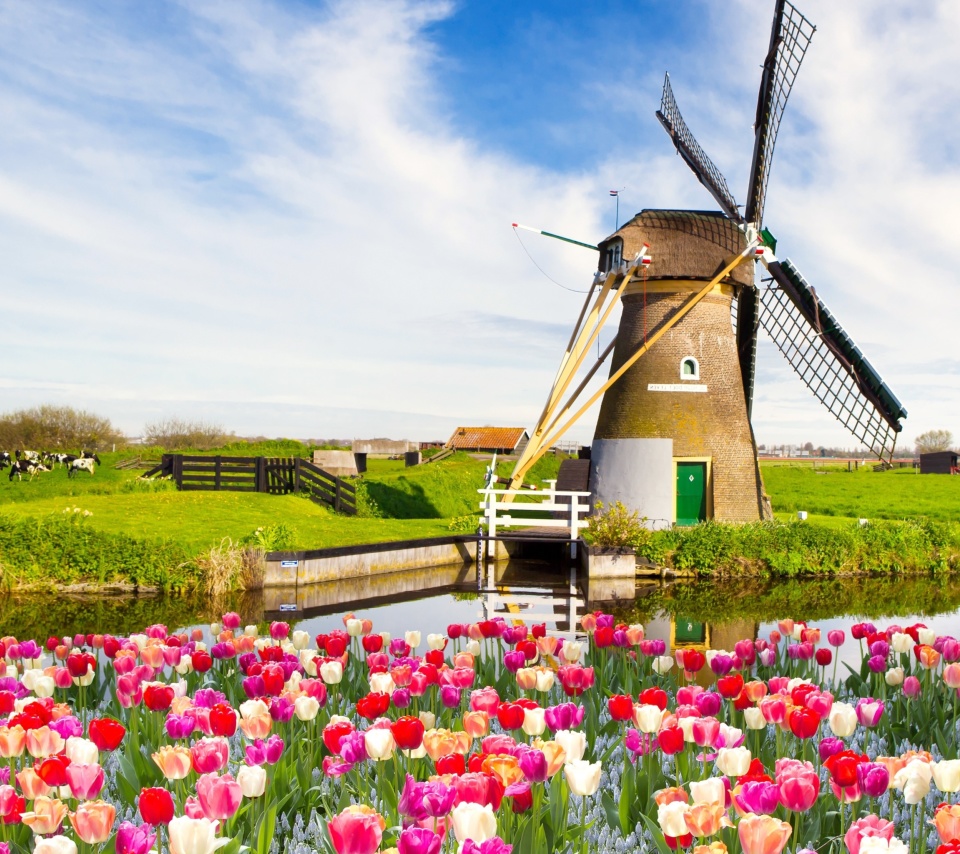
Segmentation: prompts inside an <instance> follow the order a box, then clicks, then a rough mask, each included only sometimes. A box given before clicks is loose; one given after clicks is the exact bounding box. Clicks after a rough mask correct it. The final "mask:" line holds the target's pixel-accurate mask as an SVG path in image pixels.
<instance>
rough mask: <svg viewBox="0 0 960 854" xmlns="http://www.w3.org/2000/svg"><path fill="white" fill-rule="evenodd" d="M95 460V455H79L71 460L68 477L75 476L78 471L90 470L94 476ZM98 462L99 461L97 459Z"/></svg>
mask: <svg viewBox="0 0 960 854" xmlns="http://www.w3.org/2000/svg"><path fill="white" fill-rule="evenodd" d="M95 460H96V458H95V457H79V458H77V459H75V460H71V461H70V463H69V464H68V465H67V477H73V476H74V475H75V474H76V473H77V472H78V471H88V472H90V474H91V476H92V475H93V470H94V469H95V468H96V465H95ZM97 462H99V461H98V460H97Z"/></svg>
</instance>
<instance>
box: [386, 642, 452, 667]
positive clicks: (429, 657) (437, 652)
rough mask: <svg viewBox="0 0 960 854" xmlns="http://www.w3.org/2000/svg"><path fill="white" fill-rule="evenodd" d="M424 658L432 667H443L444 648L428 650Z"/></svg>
mask: <svg viewBox="0 0 960 854" xmlns="http://www.w3.org/2000/svg"><path fill="white" fill-rule="evenodd" d="M368 637H369V635H368ZM378 637H379V635H378ZM423 660H424V661H425V662H427V664H429V665H431V666H432V667H443V650H442V649H431V650H427V652H426V653H425V654H424V656H423Z"/></svg>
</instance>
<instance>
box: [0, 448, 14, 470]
mask: <svg viewBox="0 0 960 854" xmlns="http://www.w3.org/2000/svg"><path fill="white" fill-rule="evenodd" d="M12 462H13V460H11V459H10V452H9V451H0V471H2V470H3V469H5V468H6V467H7V466H8V465H10V464H11V463H12Z"/></svg>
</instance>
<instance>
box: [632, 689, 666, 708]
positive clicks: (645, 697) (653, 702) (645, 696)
mask: <svg viewBox="0 0 960 854" xmlns="http://www.w3.org/2000/svg"><path fill="white" fill-rule="evenodd" d="M638 699H639V700H640V704H641V705H643V706H656V707H657V708H658V709H660V711H661V712H662V711H663V710H664V709H666V708H667V700H668V698H667V692H666V691H664V690H663V688H647V689H645V690H643V691H641V692H640V696H639V698H638Z"/></svg>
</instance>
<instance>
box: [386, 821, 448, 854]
mask: <svg viewBox="0 0 960 854" xmlns="http://www.w3.org/2000/svg"><path fill="white" fill-rule="evenodd" d="M442 842H443V840H442V839H441V838H440V837H439V836H437V834H436V833H434V832H433V831H432V830H430V829H429V828H426V827H408V828H407V829H406V830H403V831H401V833H400V836H399V837H398V839H397V851H398V852H399V854H440V845H441V843H442Z"/></svg>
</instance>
